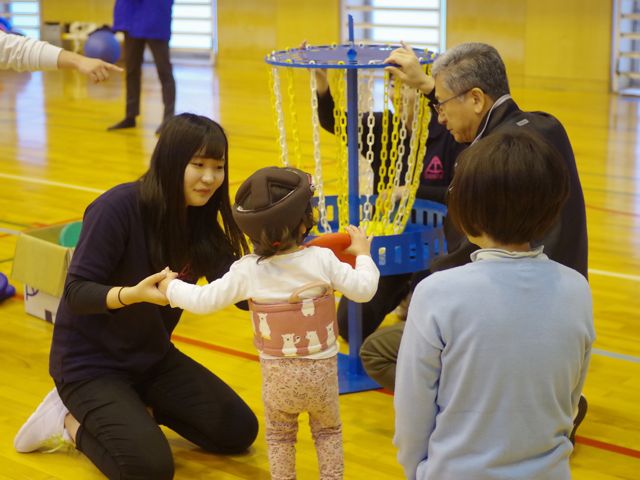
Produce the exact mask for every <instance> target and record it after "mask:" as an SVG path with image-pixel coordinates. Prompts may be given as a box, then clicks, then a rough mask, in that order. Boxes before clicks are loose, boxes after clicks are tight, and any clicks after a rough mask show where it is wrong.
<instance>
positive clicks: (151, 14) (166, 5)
mask: <svg viewBox="0 0 640 480" xmlns="http://www.w3.org/2000/svg"><path fill="white" fill-rule="evenodd" d="M172 7H173V0H116V3H115V6H114V7H113V29H114V30H115V31H122V32H126V33H127V34H128V35H129V36H130V37H132V38H150V39H154V40H166V41H169V39H170V38H171V9H172Z"/></svg>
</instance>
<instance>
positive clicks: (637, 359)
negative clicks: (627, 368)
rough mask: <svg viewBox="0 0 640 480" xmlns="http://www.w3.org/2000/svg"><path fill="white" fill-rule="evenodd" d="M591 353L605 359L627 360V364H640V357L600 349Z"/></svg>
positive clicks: (595, 349) (594, 349)
mask: <svg viewBox="0 0 640 480" xmlns="http://www.w3.org/2000/svg"><path fill="white" fill-rule="evenodd" d="M591 351H592V352H593V353H595V354H596V355H602V356H603V357H610V358H617V359H618V360H626V361H627V362H633V363H640V357H636V356H633V355H626V354H624V353H616V352H609V351H608V350H600V349H599V348H593V349H592V350H591Z"/></svg>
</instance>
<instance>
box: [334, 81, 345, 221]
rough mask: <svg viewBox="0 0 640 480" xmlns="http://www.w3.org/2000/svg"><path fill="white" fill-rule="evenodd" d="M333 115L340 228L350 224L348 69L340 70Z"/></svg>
mask: <svg viewBox="0 0 640 480" xmlns="http://www.w3.org/2000/svg"><path fill="white" fill-rule="evenodd" d="M336 73H337V76H338V78H337V81H336V89H335V91H336V96H335V98H334V106H333V117H334V122H335V137H336V141H337V143H338V229H339V230H340V229H343V228H344V227H346V226H347V225H349V196H348V194H349V176H348V175H349V165H348V156H347V99H346V95H345V83H346V81H345V76H346V70H344V71H343V70H338V71H337V72H336Z"/></svg>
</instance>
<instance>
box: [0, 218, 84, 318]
mask: <svg viewBox="0 0 640 480" xmlns="http://www.w3.org/2000/svg"><path fill="white" fill-rule="evenodd" d="M64 227H65V225H56V226H53V227H46V228H38V229H34V230H29V231H26V232H23V233H22V234H21V235H20V236H19V237H18V240H17V242H16V253H15V257H14V259H13V269H12V271H11V277H12V278H13V279H15V280H18V281H19V282H22V283H23V284H24V309H25V311H26V312H27V313H28V314H30V315H34V316H36V317H39V318H42V319H43V320H47V321H48V322H51V323H54V322H55V317H56V312H57V310H58V304H59V303H60V297H61V296H62V292H63V290H64V282H65V279H66V277H67V270H68V269H69V263H70V262H71V256H72V254H73V248H67V247H62V246H60V245H58V239H59V237H60V232H61V231H62V229H63V228H64Z"/></svg>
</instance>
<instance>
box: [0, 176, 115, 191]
mask: <svg viewBox="0 0 640 480" xmlns="http://www.w3.org/2000/svg"><path fill="white" fill-rule="evenodd" d="M0 178H7V179H9V180H18V181H20V182H27V183H38V184H40V185H49V186H51V187H60V188H69V189H71V190H82V191H83V192H91V193H104V190H100V189H97V188H89V187H81V186H80V185H72V184H70V183H60V182H52V181H51V180H42V179H39V178H31V177H22V176H20V175H9V174H8V173H0Z"/></svg>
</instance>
